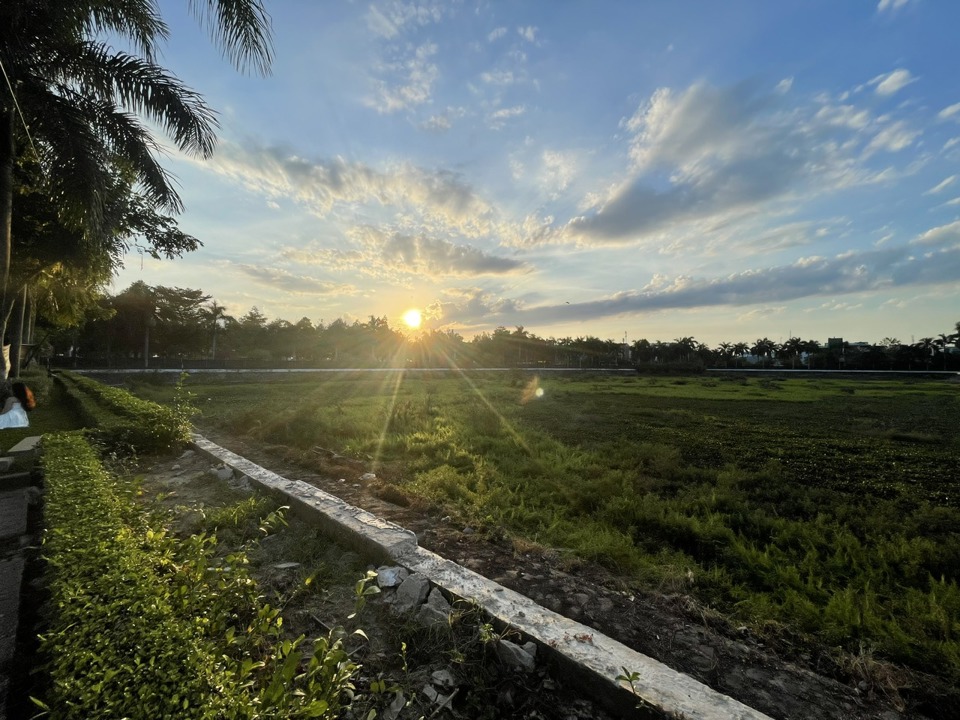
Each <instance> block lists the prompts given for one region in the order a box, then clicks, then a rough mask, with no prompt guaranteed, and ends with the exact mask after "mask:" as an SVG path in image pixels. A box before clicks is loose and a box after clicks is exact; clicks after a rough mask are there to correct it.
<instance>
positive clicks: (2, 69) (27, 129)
mask: <svg viewBox="0 0 960 720" xmlns="http://www.w3.org/2000/svg"><path fill="white" fill-rule="evenodd" d="M0 71H3V79H4V80H6V81H7V87H8V88H10V97H12V98H13V106H14V107H15V108H16V109H17V113H18V114H19V115H20V122H21V123H23V130H24V132H25V133H27V140H29V141H30V147H32V148H33V154H34V155H36V156H37V157H38V158H39V157H40V153H38V152H37V146H36V145H34V144H33V138H32V137H31V136H30V128H29V127H27V120H26V118H24V117H23V110H21V109H20V103H19V102H18V101H17V94H16V93H15V92H14V91H13V84H12V83H11V82H10V76H9V75H7V69H6V68H5V67H4V66H3V61H2V60H0Z"/></svg>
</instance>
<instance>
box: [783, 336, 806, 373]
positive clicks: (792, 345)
mask: <svg viewBox="0 0 960 720" xmlns="http://www.w3.org/2000/svg"><path fill="white" fill-rule="evenodd" d="M806 345H807V344H806V343H805V342H804V341H803V340H801V339H800V338H798V337H792V338H790V339H789V340H787V341H786V342H785V343H783V345H782V346H781V350H782V351H783V354H784V356H785V357H789V358H790V369H791V370H794V369H796V367H797V358H798V357H800V353H802V352H803V351H804V348H805V347H806Z"/></svg>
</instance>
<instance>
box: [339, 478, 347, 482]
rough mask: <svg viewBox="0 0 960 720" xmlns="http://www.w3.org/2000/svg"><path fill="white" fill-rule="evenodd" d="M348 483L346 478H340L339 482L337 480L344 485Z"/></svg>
mask: <svg viewBox="0 0 960 720" xmlns="http://www.w3.org/2000/svg"><path fill="white" fill-rule="evenodd" d="M346 481H347V479H346V478H340V479H339V480H337V482H342V483H345V482H346Z"/></svg>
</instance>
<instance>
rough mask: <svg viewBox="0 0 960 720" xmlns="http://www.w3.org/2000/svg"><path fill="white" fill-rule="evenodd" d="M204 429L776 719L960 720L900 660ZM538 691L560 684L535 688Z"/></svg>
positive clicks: (342, 470)
mask: <svg viewBox="0 0 960 720" xmlns="http://www.w3.org/2000/svg"><path fill="white" fill-rule="evenodd" d="M205 434H206V435H207V437H209V438H210V439H211V440H213V441H214V442H217V443H218V444H220V445H222V446H224V447H226V448H228V449H230V450H232V451H233V452H236V453H237V454H239V455H242V456H244V457H246V458H248V459H250V460H252V461H253V462H256V463H258V464H260V465H262V466H263V467H266V468H268V469H270V470H273V471H274V472H277V473H278V474H280V475H282V476H284V477H287V478H290V479H297V480H302V481H304V482H307V483H310V484H312V485H314V486H316V487H319V488H321V489H323V490H325V491H327V492H329V493H331V494H333V495H336V496H337V497H340V498H342V499H343V500H345V501H347V502H349V503H351V504H353V505H356V506H358V507H362V508H364V509H366V510H368V511H370V512H372V513H374V514H376V515H378V516H380V517H383V518H385V519H388V520H390V521H392V522H395V523H397V524H398V525H401V526H403V527H406V528H408V529H410V530H412V531H413V532H415V533H416V535H417V538H418V541H419V543H420V545H421V546H422V547H425V548H427V549H429V550H431V551H433V552H436V553H438V554H440V555H442V556H443V557H446V558H448V559H450V560H453V561H455V562H457V563H459V564H461V565H463V566H465V567H468V568H470V569H471V570H474V571H476V572H478V573H481V574H482V575H484V576H486V577H488V578H490V579H492V580H494V581H496V582H499V583H501V584H503V585H504V586H506V587H509V588H511V589H513V590H516V591H517V592H520V593H523V594H525V595H527V596H528V597H530V598H532V599H534V600H535V601H537V602H539V603H540V604H541V605H543V606H545V607H547V608H549V609H551V610H554V611H556V612H559V613H561V614H563V615H566V616H567V617H570V618H573V619H575V620H578V621H580V622H583V623H585V624H587V625H589V626H591V627H593V628H596V629H597V630H598V631H600V632H602V633H604V634H606V635H608V636H610V637H612V638H614V639H616V640H618V641H620V642H622V643H624V644H625V645H628V646H629V647H631V648H633V649H635V650H637V651H639V652H642V653H644V654H646V655H649V656H651V657H653V658H656V659H657V660H660V661H661V662H664V663H665V664H667V665H669V666H670V667H672V668H674V669H676V670H678V671H680V672H683V673H686V674H688V675H690V676H692V677H695V678H697V679H698V680H700V681H701V682H704V683H706V684H708V685H709V686H711V687H713V688H714V689H716V690H718V691H720V692H723V693H725V694H728V695H730V696H732V697H734V698H736V699H738V700H740V701H741V702H743V703H745V704H747V705H749V706H751V707H754V708H756V709H758V710H761V711H762V712H764V713H767V714H768V715H770V716H771V717H774V718H784V719H788V718H789V719H793V718H837V719H838V720H839V719H841V718H842V719H844V720H847V719H881V720H895V719H896V718H957V717H960V703H958V702H957V700H958V699H960V693H958V691H957V690H956V689H955V688H951V687H947V686H946V685H945V683H944V682H943V681H941V680H938V679H937V678H934V677H930V676H922V675H920V674H918V673H915V672H908V671H905V670H903V669H900V668H897V667H894V666H892V665H889V664H887V663H884V662H881V661H879V660H877V659H875V658H873V657H872V656H871V655H870V654H869V653H868V652H864V653H862V654H861V655H859V656H850V655H845V654H843V653H840V652H839V651H838V650H834V649H830V648H818V649H811V647H810V644H809V642H804V641H802V639H800V638H795V637H792V636H791V635H790V633H789V632H788V631H787V630H786V629H784V628H783V627H780V626H777V625H775V624H771V625H770V626H769V627H768V628H766V630H765V632H764V633H763V634H762V635H758V634H756V633H755V632H752V631H750V630H748V629H747V628H745V627H735V626H733V625H731V624H730V623H729V622H727V621H726V620H725V619H724V617H722V616H721V615H719V614H718V613H716V612H714V611H712V610H711V609H709V608H706V607H704V606H702V605H701V604H699V603H697V602H696V600H695V599H694V598H693V597H692V596H691V595H690V594H689V592H688V591H689V589H690V588H689V587H667V588H660V589H658V590H657V591H651V592H644V593H639V592H636V591H635V590H633V589H631V588H629V587H627V586H626V585H625V584H624V583H623V581H622V580H621V579H619V578H617V577H616V576H615V575H613V574H612V573H610V572H607V571H605V570H604V569H602V568H600V567H597V566H593V565H589V564H586V563H582V562H577V561H576V560H575V559H573V558H570V557H569V556H567V555H565V554H564V553H562V552H559V551H556V550H553V549H550V548H543V547H539V546H536V545H533V544H529V543H523V542H522V541H517V540H514V539H511V538H509V537H508V536H507V534H506V533H505V532H504V531H503V530H502V529H500V528H480V527H467V526H465V525H464V524H463V523H461V522H459V521H458V520H457V519H456V518H452V517H449V516H447V515H446V513H445V511H444V510H443V509H442V508H439V507H435V506H430V505H427V504H424V503H422V502H419V501H417V500H415V499H411V498H408V497H407V496H405V495H404V494H403V492H402V490H401V489H400V488H398V487H397V486H396V485H394V484H392V483H391V482H390V481H391V477H390V473H389V471H383V470H380V471H379V473H380V477H378V478H377V479H376V480H373V481H365V480H363V479H362V475H363V474H364V473H366V472H367V471H368V470H369V468H368V467H367V466H366V464H365V463H364V462H362V461H357V460H354V459H350V458H344V457H342V456H339V455H337V454H335V453H332V452H329V451H324V450H322V449H315V450H313V451H309V452H302V451H298V450H294V449H291V448H288V447H286V446H263V445H262V444H258V443H251V442H247V441H245V440H244V439H243V438H236V437H228V436H224V435H222V434H219V433H217V432H215V431H212V430H211V431H209V432H205ZM689 582H690V583H691V584H693V583H695V582H696V578H690V580H689ZM531 690H532V691H534V692H537V691H545V692H549V691H550V688H549V685H548V686H547V687H546V688H544V687H543V686H542V685H541V687H540V688H525V691H527V692H530V691H531ZM535 712H542V709H538V710H535ZM587 712H589V711H587ZM501 716H502V717H508V716H510V715H501ZM498 717H500V716H498ZM516 717H538V716H537V715H516ZM544 717H546V716H544ZM561 717H563V716H561ZM567 717H577V715H576V713H574V714H573V715H569V716H567ZM584 717H594V716H593V715H584Z"/></svg>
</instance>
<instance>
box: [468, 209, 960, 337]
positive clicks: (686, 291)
mask: <svg viewBox="0 0 960 720" xmlns="http://www.w3.org/2000/svg"><path fill="white" fill-rule="evenodd" d="M958 229H960V228H957V229H949V230H947V229H946V228H944V229H942V232H943V234H944V235H946V234H948V233H950V234H951V238H952V240H953V241H954V244H953V245H948V246H946V247H941V248H939V249H935V250H932V251H929V252H925V253H923V254H919V255H915V254H913V253H912V252H911V251H910V250H909V249H908V248H904V247H900V248H889V249H884V250H871V251H866V252H849V253H844V254H842V255H837V256H835V257H832V258H826V257H810V258H803V259H800V260H797V261H796V262H794V263H791V264H789V265H782V266H776V267H769V268H762V269H757V270H747V271H743V272H738V273H733V274H731V275H728V276H725V277H716V278H697V277H692V276H677V277H674V278H672V279H667V278H663V277H657V278H655V279H654V280H653V281H652V282H651V283H650V285H648V286H647V287H645V288H642V289H640V290H629V291H624V292H618V293H615V294H613V295H610V296H608V297H606V298H602V299H600V300H596V301H592V302H585V303H571V304H567V303H566V302H565V303H563V304H556V305H541V306H536V307H529V306H524V307H521V306H519V305H517V304H514V305H503V306H505V307H509V308H510V312H509V314H506V312H505V311H504V310H501V309H499V307H494V306H493V305H491V306H490V307H489V308H488V309H489V311H490V313H491V315H489V316H488V317H487V321H488V322H498V321H502V322H503V323H510V324H513V323H519V324H525V325H529V326H537V325H550V324H555V323H572V322H581V321H587V320H596V319H600V318H605V317H613V316H617V315H629V314H636V313H645V312H652V311H658V310H670V309H690V308H705V307H717V306H749V305H762V306H769V305H770V304H777V303H782V302H788V301H793V300H800V299H804V298H818V297H828V298H835V297H837V296H843V295H850V294H856V293H864V292H874V291H880V290H890V289H892V288H897V287H905V286H927V285H937V284H944V283H948V284H953V283H955V282H956V279H957V278H958V277H960V243H957V242H955V241H956V240H957V239H960V238H958V234H957V232H958ZM501 302H502V301H501Z"/></svg>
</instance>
